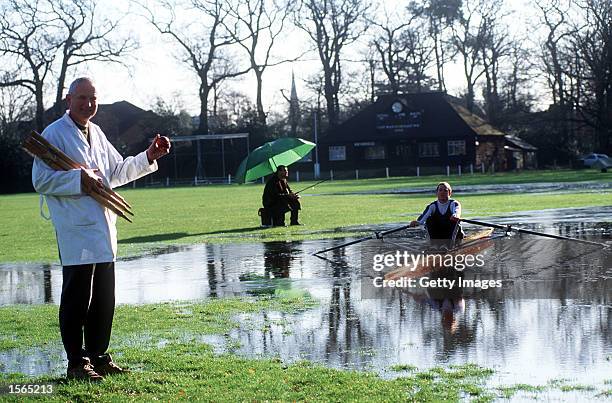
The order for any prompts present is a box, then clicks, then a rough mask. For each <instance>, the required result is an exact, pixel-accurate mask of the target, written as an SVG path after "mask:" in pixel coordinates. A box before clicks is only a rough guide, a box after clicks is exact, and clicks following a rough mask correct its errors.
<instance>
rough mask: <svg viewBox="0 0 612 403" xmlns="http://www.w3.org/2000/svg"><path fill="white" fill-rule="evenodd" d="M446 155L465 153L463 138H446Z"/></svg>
mask: <svg viewBox="0 0 612 403" xmlns="http://www.w3.org/2000/svg"><path fill="white" fill-rule="evenodd" d="M447 151H448V156H449V157H452V156H457V155H466V152H465V140H448V142H447Z"/></svg>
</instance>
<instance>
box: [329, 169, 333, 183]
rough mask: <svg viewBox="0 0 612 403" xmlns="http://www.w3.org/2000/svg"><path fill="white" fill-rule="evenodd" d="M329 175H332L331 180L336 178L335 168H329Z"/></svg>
mask: <svg viewBox="0 0 612 403" xmlns="http://www.w3.org/2000/svg"><path fill="white" fill-rule="evenodd" d="M329 177H330V179H329V180H330V181H333V180H334V170H333V169H330V170H329Z"/></svg>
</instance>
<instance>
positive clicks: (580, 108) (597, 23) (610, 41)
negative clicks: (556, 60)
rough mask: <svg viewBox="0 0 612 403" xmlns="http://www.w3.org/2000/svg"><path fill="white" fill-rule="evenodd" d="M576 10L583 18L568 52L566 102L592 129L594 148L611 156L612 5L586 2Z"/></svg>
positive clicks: (593, 0)
mask: <svg viewBox="0 0 612 403" xmlns="http://www.w3.org/2000/svg"><path fill="white" fill-rule="evenodd" d="M577 8H578V10H577V11H578V12H579V13H580V17H581V18H579V19H578V21H575V22H574V23H573V25H574V29H573V31H574V32H575V34H573V35H572V36H571V37H570V40H569V42H570V44H569V46H568V50H567V52H565V55H566V56H565V58H566V60H565V63H564V64H565V65H566V66H568V68H567V70H568V71H566V75H567V76H568V77H569V78H570V80H571V81H570V83H571V86H570V88H567V86H566V91H565V99H566V100H567V102H568V103H569V104H571V105H572V107H573V109H574V110H575V111H576V113H577V116H576V120H577V121H578V123H580V124H583V125H587V126H588V127H590V128H592V129H593V131H594V141H592V143H591V146H592V147H594V148H595V147H597V148H598V149H600V150H602V151H605V152H611V151H612V142H611V140H610V138H611V137H612V1H611V0H583V1H580V2H578V3H577ZM570 89H571V91H570ZM583 143H584V139H583Z"/></svg>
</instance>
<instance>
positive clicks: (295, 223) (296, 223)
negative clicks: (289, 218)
mask: <svg viewBox="0 0 612 403" xmlns="http://www.w3.org/2000/svg"><path fill="white" fill-rule="evenodd" d="M291 225H304V224H300V223H299V222H297V221H294V222H292V223H291Z"/></svg>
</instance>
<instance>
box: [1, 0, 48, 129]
mask: <svg viewBox="0 0 612 403" xmlns="http://www.w3.org/2000/svg"><path fill="white" fill-rule="evenodd" d="M52 22H53V20H52V17H51V16H50V15H49V13H47V12H45V11H44V10H43V9H42V8H41V4H40V3H39V2H29V1H23V0H7V2H6V3H5V4H4V7H3V8H2V10H1V15H0V56H2V58H3V62H4V65H5V66H6V65H8V66H10V67H9V68H10V70H8V71H5V72H4V73H3V75H2V82H0V87H13V86H21V87H24V88H26V89H27V90H28V91H30V92H31V93H32V95H33V96H34V100H35V104H36V111H35V122H36V124H35V127H36V129H37V130H38V131H42V129H43V128H44V123H45V122H44V111H45V108H44V88H45V80H46V79H47V77H48V75H49V73H50V72H51V66H52V64H53V60H54V59H55V43H54V42H53V41H52V40H51V39H50V38H49V35H48V33H47V30H48V29H49V27H50V26H51V24H52Z"/></svg>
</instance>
